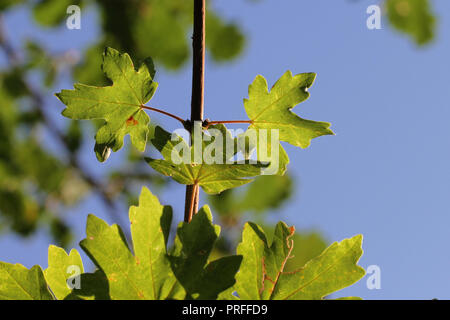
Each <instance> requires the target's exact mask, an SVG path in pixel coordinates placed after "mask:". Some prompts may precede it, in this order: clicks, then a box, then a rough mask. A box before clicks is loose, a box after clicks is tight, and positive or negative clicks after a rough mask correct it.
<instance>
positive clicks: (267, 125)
mask: <svg viewBox="0 0 450 320" xmlns="http://www.w3.org/2000/svg"><path fill="white" fill-rule="evenodd" d="M315 77H316V74H315V73H301V74H298V75H296V76H292V73H291V72H290V71H287V72H286V73H285V74H284V75H283V76H282V77H281V78H280V79H279V80H278V81H277V82H276V83H275V84H274V86H273V87H272V89H271V90H270V92H269V89H268V86H267V81H266V79H265V78H264V77H263V76H257V77H256V78H255V80H254V81H253V83H252V84H251V85H250V86H249V88H248V99H244V106H245V111H246V112H247V115H248V117H249V119H250V120H252V124H251V125H250V126H249V129H257V130H260V129H267V130H269V131H270V130H271V129H278V130H279V138H280V140H281V141H286V142H288V143H290V144H292V145H294V146H297V147H301V148H306V147H308V146H309V144H310V143H311V139H313V138H316V137H319V136H323V135H330V134H333V131H331V130H330V129H329V127H330V124H329V123H327V122H317V121H311V120H305V119H302V118H300V117H299V116H297V115H296V114H295V113H293V112H291V109H292V108H293V107H295V106H296V105H297V104H299V103H301V102H303V101H305V100H306V99H308V97H309V93H308V88H309V87H311V85H312V84H313V83H314V79H315Z"/></svg>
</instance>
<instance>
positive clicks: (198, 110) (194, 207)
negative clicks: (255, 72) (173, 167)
mask: <svg viewBox="0 0 450 320" xmlns="http://www.w3.org/2000/svg"><path fill="white" fill-rule="evenodd" d="M205 8H206V5H205V0H194V34H193V36H192V49H193V59H192V96H191V122H194V121H203V101H204V84H205ZM191 142H192V141H191ZM198 202H199V187H198V184H194V185H190V186H186V203H185V207H184V221H185V222H190V221H191V219H192V216H193V215H194V214H195V213H197V211H198Z"/></svg>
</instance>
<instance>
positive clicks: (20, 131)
mask: <svg viewBox="0 0 450 320" xmlns="http://www.w3.org/2000/svg"><path fill="white" fill-rule="evenodd" d="M0 2H1V3H0V22H1V15H4V14H7V13H8V10H11V9H14V8H17V7H19V6H25V7H27V8H29V9H30V10H31V11H32V16H33V17H34V19H35V21H36V22H37V24H38V25H39V26H41V27H42V28H45V29H46V30H50V31H52V30H58V28H59V27H60V26H62V25H64V23H65V18H66V17H67V14H66V9H67V7H68V6H69V5H74V4H75V5H80V6H81V7H82V9H83V11H84V10H85V9H91V8H95V10H96V11H97V12H98V13H99V14H98V16H99V19H100V25H101V30H100V32H101V34H100V36H99V37H98V42H97V43H94V44H92V46H91V47H89V48H87V49H86V51H85V52H84V54H83V57H84V58H83V60H82V61H81V63H78V64H75V62H76V58H75V57H74V56H71V55H70V54H66V53H63V54H54V53H52V54H49V53H48V52H46V50H44V48H42V47H41V46H40V45H38V44H37V43H36V42H33V41H32V40H27V42H26V43H24V44H23V46H22V47H21V48H11V47H10V46H9V47H8V46H7V45H5V44H6V43H4V42H5V41H6V40H7V39H5V38H3V37H2V36H6V33H4V34H2V33H3V32H2V31H5V30H0V34H1V35H2V36H0V40H1V41H0V48H1V49H2V50H3V51H4V53H6V55H7V56H8V55H12V56H11V57H10V58H11V59H10V60H11V61H10V63H9V64H8V65H7V67H6V69H3V70H1V71H0V82H1V86H0V104H1V105H2V108H1V110H0V113H1V119H0V141H1V142H0V181H1V183H0V197H1V199H2V201H0V205H1V206H0V226H1V227H2V231H8V230H12V231H15V232H17V233H19V234H20V235H24V236H26V235H30V234H32V233H33V232H34V231H35V230H36V228H37V227H39V226H42V227H47V229H48V230H49V231H50V233H51V234H52V235H53V238H54V239H55V241H56V242H57V243H58V244H60V245H62V246H66V245H67V244H68V241H69V239H70V232H69V226H68V225H66V224H65V222H64V221H65V217H64V216H63V215H61V213H62V212H65V211H66V206H67V205H71V206H74V205H77V204H78V203H79V202H80V201H81V200H82V199H83V198H84V195H86V194H89V192H90V191H92V192H97V194H98V195H99V196H100V198H101V199H103V200H104V202H105V204H106V205H107V206H109V207H108V211H109V212H114V206H111V204H114V203H115V202H116V199H127V200H128V201H129V202H133V201H134V197H135V196H134V194H135V193H136V192H135V191H136V189H137V187H138V185H141V184H142V182H143V181H145V182H146V183H151V184H152V185H155V184H157V185H163V184H164V183H165V182H166V181H167V180H165V179H162V178H160V177H159V176H155V175H153V174H150V173H148V172H147V171H146V170H145V169H146V166H145V164H142V162H141V161H140V160H141V157H139V156H136V152H135V151H134V150H133V149H129V153H130V155H129V157H128V158H127V159H126V161H125V162H124V163H123V167H122V168H119V169H118V170H117V171H114V172H111V171H109V172H108V173H107V176H106V177H103V176H102V178H105V179H104V180H105V181H106V180H107V183H99V181H97V180H98V179H94V178H93V177H92V175H91V174H89V172H88V171H86V169H83V168H82V167H83V166H82V165H81V168H80V165H79V164H80V163H78V162H79V161H76V159H77V158H78V157H79V154H78V153H79V149H80V146H81V145H82V144H83V143H84V142H85V141H86V134H85V132H89V131H90V129H91V127H90V126H89V125H87V124H80V123H78V122H74V121H70V122H67V123H66V124H65V125H64V127H62V128H61V130H59V131H60V132H59V133H58V132H57V133H56V135H58V134H59V135H60V137H59V138H58V137H55V130H54V128H53V129H52V128H50V127H61V126H55V125H54V123H49V122H48V121H46V120H45V110H49V109H50V107H51V103H49V102H48V100H47V96H48V95H49V91H50V90H51V89H52V88H53V87H54V85H55V83H57V81H58V79H59V75H60V74H61V72H62V71H64V70H67V69H69V70H70V71H72V73H73V76H74V78H75V79H76V80H77V81H80V82H84V83H90V84H105V83H107V80H106V79H105V77H104V75H103V73H102V72H101V70H100V69H99V68H98V65H99V64H100V63H101V51H102V50H103V47H104V46H105V44H108V45H113V46H115V47H117V48H119V49H121V50H123V51H129V52H134V53H135V58H136V61H137V60H139V59H141V58H143V57H145V56H147V55H149V54H150V55H151V56H152V57H153V58H154V59H155V61H157V62H159V63H160V64H161V65H163V66H165V67H166V68H168V69H172V70H175V69H179V68H180V67H181V66H183V65H184V63H185V62H186V61H187V59H188V56H189V47H190V45H189V41H190V40H189V32H190V29H191V25H192V1H178V0H164V1H162V0H138V1H128V0H114V1H109V0H70V1H69V0H37V1H34V0H3V1H0ZM385 4H386V6H385V7H386V12H387V16H388V18H389V21H390V22H391V24H392V25H393V26H394V27H395V28H397V29H399V30H401V31H402V32H405V33H407V34H409V35H411V37H412V38H413V39H415V40H416V42H417V43H419V44H422V43H427V42H428V41H429V40H430V39H432V37H433V34H434V33H435V30H434V29H435V28H434V27H435V18H434V14H433V13H432V10H431V4H430V1H429V0H386V1H385ZM207 12H208V16H207V28H208V30H207V34H208V37H207V47H208V51H209V54H210V57H212V59H213V60H214V61H225V60H230V59H234V58H236V57H238V56H239V54H240V53H241V52H242V50H243V48H244V46H245V37H244V35H243V32H242V30H241V29H240V27H239V25H238V24H236V23H235V22H233V21H229V20H225V19H223V18H222V17H221V16H220V15H219V14H218V12H215V11H214V6H213V5H211V3H209V7H208V10H207ZM117 21H120V22H121V23H120V24H119V23H117ZM0 29H2V26H1V25H0ZM142 35H144V36H142ZM11 49H15V50H16V54H14V53H12V52H11ZM17 57H20V58H21V59H16V58H17ZM30 79H32V80H33V81H32V83H33V88H29V86H28V81H27V80H30ZM261 83H262V82H261ZM40 84H43V85H40ZM42 111H44V112H42ZM47 118H48V117H47ZM260 119H262V118H260ZM94 125H95V126H101V125H102V122H101V121H100V122H98V121H97V122H95V123H94ZM48 133H49V134H50V135H51V136H53V138H52V140H51V141H52V142H53V141H54V140H60V141H59V142H60V143H58V144H57V145H58V148H59V151H58V154H56V153H54V152H51V151H49V150H48V148H47V145H48V138H47V137H48ZM61 138H62V139H61ZM31 153H32V156H30V154H31ZM14 154H15V155H20V157H12V155H14ZM280 154H281V155H282V156H285V153H284V149H282V147H281V146H280ZM13 158H14V159H13ZM19 158H20V160H19ZM283 159H284V160H285V161H284V162H286V160H287V156H285V157H284V158H283V157H282V160H283ZM282 162H283V161H282ZM42 163H48V164H49V165H48V166H38V165H37V164H42ZM283 169H284V167H283V166H282V167H280V170H281V171H282V170H283ZM262 179H265V178H262ZM272 181H273V182H274V183H276V179H270V178H267V181H266V183H271V182H272ZM274 186H275V185H274ZM269 189H274V188H269ZM258 199H259V200H264V199H265V198H262V197H258ZM261 203H262V202H261ZM267 208H270V206H269V207H267ZM240 212H241V211H240ZM240 212H238V213H240ZM117 222H119V221H117Z"/></svg>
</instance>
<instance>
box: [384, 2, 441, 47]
mask: <svg viewBox="0 0 450 320" xmlns="http://www.w3.org/2000/svg"><path fill="white" fill-rule="evenodd" d="M386 10H387V16H388V19H389V22H390V23H391V24H392V25H393V26H394V28H396V29H397V30H399V31H400V32H403V33H405V34H407V35H409V36H410V37H411V38H412V39H414V41H415V42H416V43H417V44H418V45H424V44H426V43H429V42H430V41H431V40H433V37H434V33H435V25H436V17H435V15H434V14H433V13H432V11H431V4H430V1H429V0H386Z"/></svg>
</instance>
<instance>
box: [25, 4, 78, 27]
mask: <svg viewBox="0 0 450 320" xmlns="http://www.w3.org/2000/svg"><path fill="white" fill-rule="evenodd" d="M70 5H78V6H79V5H81V0H40V1H39V2H37V3H36V5H35V6H34V7H33V16H34V18H35V20H36V21H37V22H38V23H39V24H41V25H42V26H45V27H55V26H57V25H59V24H60V23H62V22H63V21H64V19H65V18H66V17H67V7H69V6H70Z"/></svg>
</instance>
